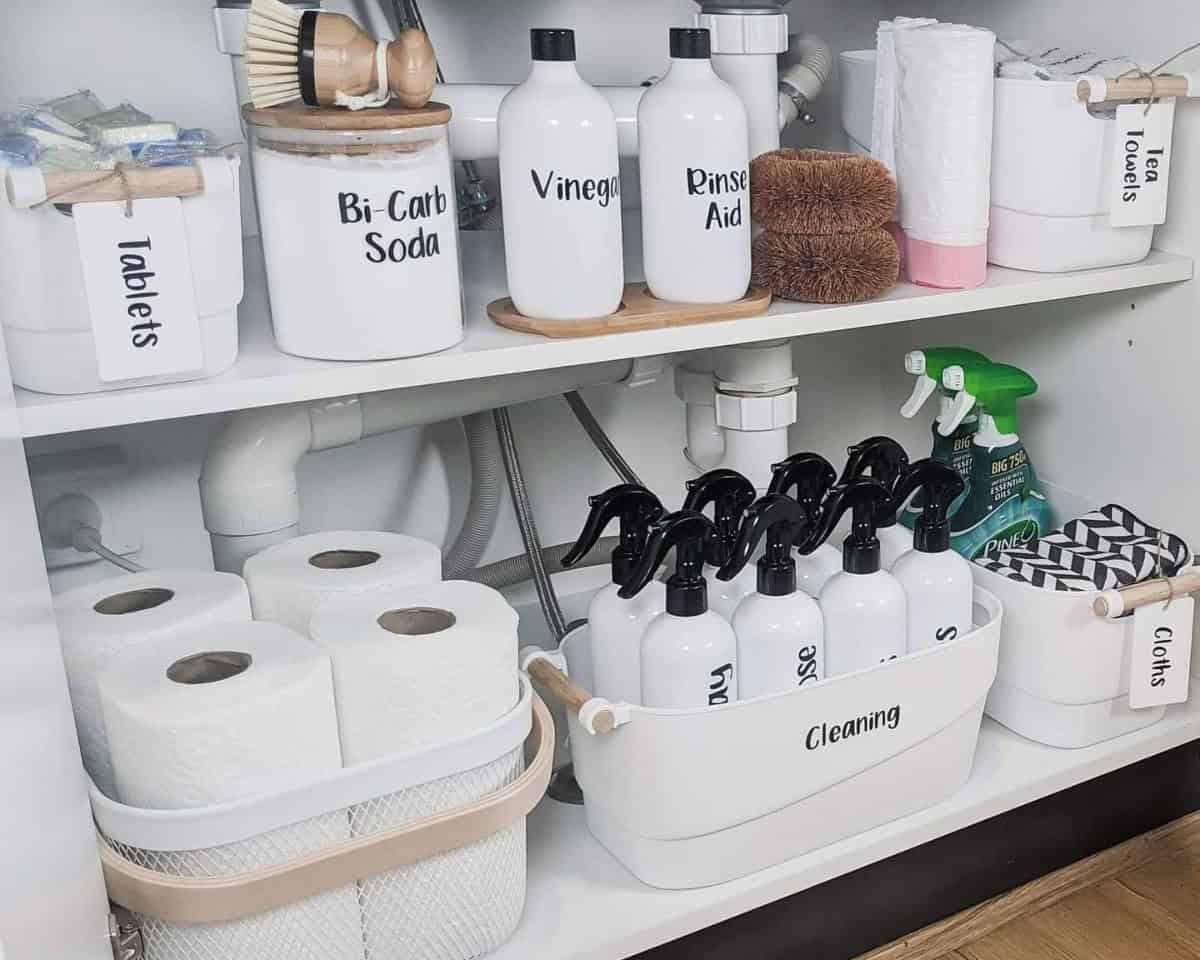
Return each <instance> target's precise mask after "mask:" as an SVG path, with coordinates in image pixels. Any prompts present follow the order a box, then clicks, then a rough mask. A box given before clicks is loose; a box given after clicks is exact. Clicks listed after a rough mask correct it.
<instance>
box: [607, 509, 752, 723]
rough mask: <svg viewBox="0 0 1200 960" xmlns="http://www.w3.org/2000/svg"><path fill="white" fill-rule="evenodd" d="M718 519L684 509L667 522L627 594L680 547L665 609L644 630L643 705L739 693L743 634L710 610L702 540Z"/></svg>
mask: <svg viewBox="0 0 1200 960" xmlns="http://www.w3.org/2000/svg"><path fill="white" fill-rule="evenodd" d="M711 533H712V521H710V520H709V519H708V518H707V517H706V516H704V514H702V513H694V512H692V511H686V510H685V511H681V512H679V513H673V514H671V515H670V516H669V517H667V518H666V519H665V520H663V521H662V523H660V524H659V525H658V526H657V527H656V528H655V530H654V533H653V534H652V535H651V537H650V542H649V544H648V545H647V547H646V551H645V553H643V554H642V559H641V561H639V563H638V567H637V570H635V571H634V573H633V574H632V576H631V578H630V580H629V582H628V583H626V584H625V586H624V587H622V588H621V592H620V596H621V597H622V599H626V600H631V599H633V598H634V597H636V596H637V594H638V592H639V591H640V590H642V589H644V588H645V587H646V586H647V585H648V584H649V583H651V582H652V581H653V579H654V575H655V573H657V572H658V568H659V566H660V565H661V564H662V563H663V562H664V561H665V560H666V559H667V554H668V553H669V552H670V551H671V550H672V549H674V550H675V573H674V574H673V575H672V576H671V577H670V579H668V580H667V610H666V612H665V613H662V614H660V615H659V616H657V617H655V618H654V620H652V621H651V623H650V626H648V627H647V628H646V632H645V633H644V634H643V635H642V704H643V705H644V706H647V707H657V708H660V709H672V710H687V709H692V708H697V707H720V706H724V705H725V704H728V703H734V702H735V701H736V700H737V699H738V662H737V638H736V637H735V636H734V633H733V627H731V626H730V625H729V622H728V621H727V620H726V619H725V618H724V617H722V616H720V615H719V614H717V613H714V612H713V611H712V610H709V609H708V584H707V582H706V581H705V579H704V542H705V541H706V540H707V539H708V537H709V536H710V535H711Z"/></svg>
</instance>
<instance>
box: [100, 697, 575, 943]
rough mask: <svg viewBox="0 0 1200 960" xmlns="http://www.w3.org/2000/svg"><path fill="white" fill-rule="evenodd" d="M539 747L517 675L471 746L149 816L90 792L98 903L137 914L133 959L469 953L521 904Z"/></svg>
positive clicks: (465, 743) (544, 763) (548, 744)
mask: <svg viewBox="0 0 1200 960" xmlns="http://www.w3.org/2000/svg"><path fill="white" fill-rule="evenodd" d="M527 737H528V742H527V746H528V748H529V749H530V751H531V757H532V759H531V760H530V762H529V763H528V765H526V762H525V748H524V747H523V746H522V741H525V740H526V738H527ZM553 741H554V733H553V723H552V721H551V720H550V717H549V713H548V711H547V710H546V707H545V705H544V704H542V703H541V701H540V700H538V699H537V698H536V697H535V696H534V695H533V693H532V690H531V688H530V686H529V684H528V681H523V687H522V697H521V701H520V703H519V704H518V706H517V707H516V708H515V709H514V710H513V711H512V712H511V713H510V714H509V715H508V716H507V717H505V718H504V719H503V720H502V721H500V722H499V723H497V724H496V725H494V726H493V727H491V728H489V729H488V730H485V731H483V732H482V733H480V734H478V735H476V736H473V737H470V738H465V739H463V740H460V741H455V742H453V743H449V744H444V745H440V746H438V747H437V748H436V749H433V750H423V751H418V752H415V753H412V754H406V755H403V756H398V757H391V758H387V759H386V760H383V761H379V762H377V763H373V764H367V765H363V766H361V767H356V768H352V769H350V770H345V771H342V772H341V773H340V774H338V775H337V776H335V777H333V778H330V779H329V780H327V781H322V782H321V783H317V784H312V785H310V786H309V787H307V788H306V789H304V790H302V791H291V792H289V793H287V794H279V795H275V796H271V797H262V798H256V799H255V800H252V801H243V802H239V803H234V804H222V805H219V806H214V807H209V808H205V809H203V810H184V811H161V810H159V811H151V810H136V809H133V808H130V807H124V806H122V805H120V804H117V803H114V802H113V801H112V800H109V799H108V798H107V797H105V796H104V795H103V794H101V793H100V792H99V791H98V790H95V789H93V791H92V805H93V810H94V812H95V816H96V821H97V825H98V827H99V832H100V836H101V840H102V842H101V859H102V862H103V866H104V871H105V880H106V883H107V884H108V888H109V896H110V897H111V898H112V899H113V901H114V902H116V903H118V904H120V905H121V906H123V907H126V908H127V909H129V910H131V911H132V912H133V913H134V915H135V917H136V918H137V920H138V922H139V925H140V927H141V930H142V935H143V939H144V942H145V948H146V957H147V960H241V958H254V960H285V958H286V960H363V958H364V957H365V958H369V960H468V958H473V957H479V956H482V955H484V954H486V953H488V952H490V951H491V950H494V949H495V948H496V947H498V946H499V945H500V944H502V943H503V942H504V941H505V940H507V939H508V938H509V937H510V936H511V935H512V933H513V931H514V930H515V929H516V926H517V924H518V922H519V921H520V917H521V913H522V911H523V909H524V904H525V816H526V814H528V812H529V811H530V810H531V809H532V808H533V806H534V805H535V804H536V803H537V801H538V800H539V799H540V798H541V796H542V795H543V794H544V793H545V789H546V785H547V783H548V781H549V775H550V767H551V760H552V756H553V749H554V742H553Z"/></svg>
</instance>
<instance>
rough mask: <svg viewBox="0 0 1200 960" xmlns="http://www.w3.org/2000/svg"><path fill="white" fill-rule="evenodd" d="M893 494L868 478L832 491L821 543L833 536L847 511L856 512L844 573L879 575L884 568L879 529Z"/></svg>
mask: <svg viewBox="0 0 1200 960" xmlns="http://www.w3.org/2000/svg"><path fill="white" fill-rule="evenodd" d="M891 496H892V495H891V492H890V491H889V490H888V489H887V488H886V487H885V486H884V485H883V484H882V483H879V481H877V480H868V479H866V478H865V477H864V478H862V479H859V480H852V481H850V482H849V483H845V484H839V485H838V486H836V487H834V488H833V489H832V490H831V491H829V499H828V500H827V501H826V503H825V506H824V508H823V509H822V511H821V527H820V530H819V537H818V538H817V540H818V542H822V541H824V540H825V539H827V538H828V537H829V534H830V533H832V532H833V528H834V527H836V526H837V523H838V521H839V520H841V518H842V514H844V513H845V512H846V511H847V510H853V512H854V513H853V516H854V522H853V524H852V525H851V527H850V536H848V537H847V538H846V541H845V543H844V544H843V545H842V569H843V570H845V571H846V573H877V572H879V570H880V569H881V568H882V566H883V565H882V562H881V560H880V555H879V537H877V536H876V535H875V527H876V524H877V522H878V521H877V518H878V516H879V511H880V507H881V506H882V505H884V504H887V503H889V502H890V501H891Z"/></svg>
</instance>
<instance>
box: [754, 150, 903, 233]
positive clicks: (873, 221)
mask: <svg viewBox="0 0 1200 960" xmlns="http://www.w3.org/2000/svg"><path fill="white" fill-rule="evenodd" d="M896 200H897V195H896V181H895V180H893V179H892V177H891V175H890V174H889V173H888V170H887V167H885V166H884V165H883V164H881V163H879V162H877V161H875V160H872V159H871V158H870V157H860V156H855V155H854V154H850V153H831V152H828V151H824V150H787V149H784V150H773V151H771V152H770V153H764V154H763V155H762V156H760V157H758V158H756V159H755V160H754V162H753V163H752V164H751V165H750V213H751V215H752V216H753V217H754V220H755V222H757V223H758V224H759V225H760V226H762V227H764V228H766V229H767V230H773V231H775V232H776V233H803V234H807V235H809V236H824V235H827V234H833V233H853V232H855V231H858V230H868V229H870V228H871V227H878V226H881V225H882V224H885V223H887V222H888V221H889V220H892V219H893V218H894V217H895V215H896Z"/></svg>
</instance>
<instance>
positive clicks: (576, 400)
mask: <svg viewBox="0 0 1200 960" xmlns="http://www.w3.org/2000/svg"><path fill="white" fill-rule="evenodd" d="M565 397H566V400H567V405H568V406H569V407H570V408H571V412H572V413H573V414H575V419H576V420H578V421H579V425H580V426H581V427H583V429H584V432H585V433H587V435H588V436H589V437H590V438H591V440H592V443H594V444H595V445H596V449H597V450H599V451H600V455H601V456H602V457H604V459H605V460H607V461H608V465H609V466H610V467H612V468H613V470H614V471H615V472H616V474H617V476H618V477H620V478H621V482H622V483H636V484H638V485H639V486H640V485H641V483H642V481H641V478H639V477H638V475H637V474H636V473H634V471H633V467H631V466H630V465H629V463H628V462H627V461H626V460H625V458H624V457H623V456H621V452H620V451H619V450H618V449H617V448H616V446H614V444H613V442H612V441H611V440H610V439H609V438H608V434H607V433H605V432H604V428H603V427H602V426H600V421H598V420H597V419H596V417H595V416H594V415H593V413H592V411H591V409H590V408H589V407H588V405H587V404H586V403H584V400H583V397H581V396H580V395H579V391H578V390H572V391H571V392H570V393H568V394H565Z"/></svg>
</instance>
